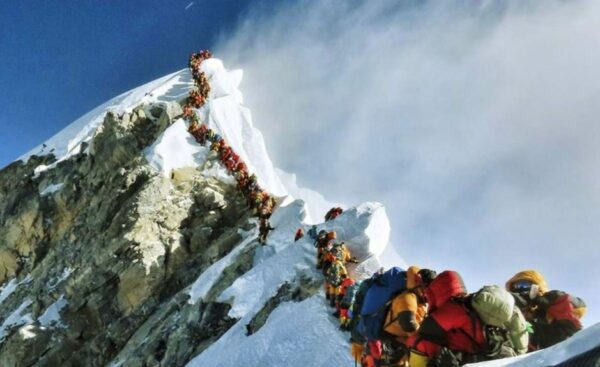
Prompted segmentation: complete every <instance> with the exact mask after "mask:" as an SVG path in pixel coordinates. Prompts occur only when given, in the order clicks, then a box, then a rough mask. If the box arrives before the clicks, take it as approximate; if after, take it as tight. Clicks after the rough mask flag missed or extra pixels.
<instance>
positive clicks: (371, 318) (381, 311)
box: [357, 267, 406, 340]
mask: <svg viewBox="0 0 600 367" xmlns="http://www.w3.org/2000/svg"><path fill="white" fill-rule="evenodd" d="M405 289H406V271H404V270H403V269H400V268H398V267H393V268H391V269H389V270H388V271H386V272H384V273H383V274H380V275H377V276H375V277H374V278H373V283H372V284H371V286H370V287H369V289H368V290H367V292H366V294H365V299H364V301H363V304H362V308H361V311H360V320H359V321H358V325H357V328H358V332H359V333H360V334H362V335H363V336H364V337H365V338H367V339H368V340H376V339H380V336H381V335H382V334H383V323H384V321H385V317H386V315H387V310H388V308H389V304H390V300H391V299H392V297H393V296H394V295H396V294H398V293H400V292H402V291H404V290H405Z"/></svg>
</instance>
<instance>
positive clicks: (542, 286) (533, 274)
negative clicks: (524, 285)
mask: <svg viewBox="0 0 600 367" xmlns="http://www.w3.org/2000/svg"><path fill="white" fill-rule="evenodd" d="M519 281H530V282H531V283H533V284H535V285H537V286H538V287H539V292H540V294H544V293H546V292H548V284H546V280H545V279H544V277H543V276H542V274H540V273H539V272H538V271H536V270H532V269H529V270H523V271H520V272H518V273H517V274H515V275H514V276H513V277H512V278H510V279H509V280H508V282H506V290H508V291H511V290H512V288H513V284H514V283H516V282H519Z"/></svg>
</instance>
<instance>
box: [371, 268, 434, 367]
mask: <svg viewBox="0 0 600 367" xmlns="http://www.w3.org/2000/svg"><path fill="white" fill-rule="evenodd" d="M436 275H437V274H436V272H435V271H433V270H429V269H419V268H418V267H416V266H411V267H409V268H408V270H407V271H406V290H405V291H404V292H402V293H400V294H398V295H397V296H395V297H393V298H392V300H391V303H390V306H389V310H388V312H387V315H386V318H385V322H384V324H383V329H384V331H385V332H386V333H387V334H389V336H390V337H389V338H386V340H385V341H384V343H385V344H386V348H384V350H385V352H384V355H383V356H382V359H383V360H384V361H385V362H386V363H387V364H390V365H394V366H405V365H407V363H408V356H409V354H410V346H409V345H408V338H409V337H410V336H411V335H413V334H414V333H415V332H417V330H418V329H419V326H420V325H421V322H422V321H423V319H424V318H425V315H426V313H427V303H426V301H425V295H424V293H423V291H424V289H425V288H426V287H428V286H429V284H431V282H432V281H433V279H435V277H436Z"/></svg>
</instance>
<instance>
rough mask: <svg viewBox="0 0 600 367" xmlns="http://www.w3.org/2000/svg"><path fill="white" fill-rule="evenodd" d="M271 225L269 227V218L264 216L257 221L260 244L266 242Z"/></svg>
mask: <svg viewBox="0 0 600 367" xmlns="http://www.w3.org/2000/svg"><path fill="white" fill-rule="evenodd" d="M273 229H275V228H273V227H271V223H269V220H268V219H266V218H261V219H260V221H259V229H258V233H259V234H258V243H260V244H261V245H263V246H264V245H266V244H267V236H268V235H269V232H270V231H272V230H273Z"/></svg>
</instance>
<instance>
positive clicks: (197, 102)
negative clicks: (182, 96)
mask: <svg viewBox="0 0 600 367" xmlns="http://www.w3.org/2000/svg"><path fill="white" fill-rule="evenodd" d="M187 103H188V104H190V105H191V106H192V107H194V108H200V107H202V105H204V97H203V96H202V95H201V94H200V93H199V92H198V91H197V90H192V91H191V92H190V94H189V96H188V99H187Z"/></svg>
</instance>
